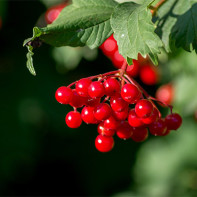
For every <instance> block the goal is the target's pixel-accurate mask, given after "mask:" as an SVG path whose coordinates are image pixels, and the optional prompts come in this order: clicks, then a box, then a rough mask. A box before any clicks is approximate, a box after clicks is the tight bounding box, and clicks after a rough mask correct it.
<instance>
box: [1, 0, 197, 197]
mask: <svg viewBox="0 0 197 197" xmlns="http://www.w3.org/2000/svg"><path fill="white" fill-rule="evenodd" d="M62 2H63V1H61V0H54V1H52V0H50V1H46V0H42V1H41V0H40V1H39V0H34V1H8V0H1V1H0V75H1V78H0V80H1V83H0V86H1V89H0V90H1V96H0V110H1V114H0V195H2V196H6V195H9V196H22V195H29V196H30V195H31V196H42V195H50V196H116V197H118V196H151V197H154V196H155V197H160V196H161V197H162V196H197V154H196V151H197V89H196V87H197V56H196V54H195V53H187V52H184V51H182V50H178V51H176V53H174V54H170V56H167V55H166V54H165V53H162V54H161V55H160V65H159V67H157V68H154V67H152V65H150V63H148V62H147V61H146V60H145V61H144V60H142V61H141V63H140V64H141V65H140V66H139V69H138V71H136V74H135V78H136V80H137V81H138V82H139V83H140V84H141V85H142V86H143V87H144V88H145V89H146V90H147V91H148V92H149V93H150V94H151V95H152V96H155V95H156V96H157V97H159V95H160V94H161V93H158V90H159V89H160V90H161V87H163V86H164V87H166V86H165V85H166V84H167V85H168V86H167V87H168V89H167V90H165V88H164V92H165V93H163V94H164V95H165V96H166V95H169V97H167V98H163V99H166V101H167V102H169V103H170V104H173V105H174V111H175V112H178V113H180V114H181V115H182V117H183V124H182V126H181V128H180V129H179V130H178V131H176V132H174V131H173V132H171V133H170V134H169V135H168V136H165V137H154V136H149V138H148V139H147V140H146V141H144V142H142V143H136V142H133V141H132V140H127V141H123V140H120V139H118V138H117V137H116V136H115V147H114V149H113V150H112V151H111V152H109V153H100V152H98V151H97V150H96V149H95V146H94V140H95V138H96V136H97V127H96V125H86V124H83V125H82V126H81V127H80V128H78V129H69V128H68V127H67V126H66V124H65V120H64V119H65V116H66V114H67V113H68V112H69V111H71V110H72V108H71V107H70V106H63V105H60V104H59V103H57V101H56V100H55V97H54V94H55V91H56V89H57V88H58V87H60V86H63V85H65V86H66V85H68V84H70V83H71V82H73V81H75V80H78V79H80V78H83V77H88V76H91V75H97V74H100V73H105V72H107V71H111V70H115V69H116V67H118V65H117V64H116V63H117V61H116V62H115V60H114V61H111V59H110V58H108V57H107V56H106V54H105V53H104V52H103V51H102V50H101V49H95V50H93V51H91V50H90V49H88V48H86V47H85V48H75V49H74V48H70V47H61V48H55V49H54V48H52V47H50V46H48V45H45V44H43V46H42V47H40V48H39V49H37V50H35V55H34V66H35V69H36V72H37V76H36V77H34V76H33V75H31V74H30V73H29V71H28V69H27V68H26V52H27V51H26V48H23V47H22V43H23V40H24V39H26V38H28V37H31V36H32V28H33V27H34V26H35V25H37V26H45V25H46V24H47V21H46V12H47V10H49V9H50V8H51V6H54V5H58V4H59V3H62ZM147 65H148V66H147ZM147 67H148V71H147V72H148V73H149V74H147V73H146V72H145V75H146V76H147V77H148V76H150V80H149V79H148V78H147V80H146V79H145V80H144V78H143V74H142V71H141V70H144V68H147ZM150 70H153V71H150ZM151 80H153V81H152V82H150V81H151ZM169 87H170V88H169ZM169 89H170V90H169ZM165 96H164V97H165ZM161 97H162V95H161ZM161 99H162V98H161ZM160 109H161V111H162V114H163V115H164V116H165V115H166V114H167V113H168V112H169V111H168V109H164V108H160Z"/></svg>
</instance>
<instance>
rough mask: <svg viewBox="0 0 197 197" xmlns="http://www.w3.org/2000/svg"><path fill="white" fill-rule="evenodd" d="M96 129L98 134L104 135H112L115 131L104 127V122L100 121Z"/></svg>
mask: <svg viewBox="0 0 197 197" xmlns="http://www.w3.org/2000/svg"><path fill="white" fill-rule="evenodd" d="M97 131H98V133H99V134H101V135H105V136H107V137H111V136H113V135H114V134H115V132H116V131H115V130H113V129H106V128H105V127H104V123H103V122H101V123H100V124H99V125H98V127H97Z"/></svg>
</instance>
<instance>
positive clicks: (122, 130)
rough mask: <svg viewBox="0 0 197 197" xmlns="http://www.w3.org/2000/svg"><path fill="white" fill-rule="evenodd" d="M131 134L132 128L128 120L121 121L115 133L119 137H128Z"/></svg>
mask: <svg viewBox="0 0 197 197" xmlns="http://www.w3.org/2000/svg"><path fill="white" fill-rule="evenodd" d="M132 134H133V128H132V127H131V126H130V125H129V123H128V122H126V121H122V122H121V123H120V125H119V127H118V128H117V131H116V135H117V136H118V137H119V138H121V139H125V140H126V139H129V138H130V137H131V136H132Z"/></svg>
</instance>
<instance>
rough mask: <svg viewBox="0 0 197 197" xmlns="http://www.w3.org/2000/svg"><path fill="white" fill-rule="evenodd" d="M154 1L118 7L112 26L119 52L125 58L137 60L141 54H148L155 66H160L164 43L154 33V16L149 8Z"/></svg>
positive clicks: (149, 0) (130, 3)
mask: <svg viewBox="0 0 197 197" xmlns="http://www.w3.org/2000/svg"><path fill="white" fill-rule="evenodd" d="M152 2H153V1H152V0H147V1H145V2H144V4H141V5H140V4H136V3H133V2H129V3H128V2H127V3H123V4H120V5H118V6H117V7H116V8H115V11H114V13H113V14H112V17H111V25H112V29H113V31H114V36H115V39H116V40H117V42H118V47H119V52H120V54H122V55H123V57H124V58H126V59H127V58H128V57H129V58H132V59H137V57H138V54H139V53H140V54H141V55H142V56H143V57H145V56H146V55H147V54H148V55H149V57H150V58H151V60H152V61H153V63H154V64H158V56H157V55H158V54H159V53H160V48H161V47H162V46H163V43H162V41H161V40H160V38H159V37H158V35H157V34H156V33H155V32H154V31H155V25H154V24H153V23H152V15H151V13H150V10H149V9H148V6H150V4H151V3H152Z"/></svg>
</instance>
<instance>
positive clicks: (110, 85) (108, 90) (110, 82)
mask: <svg viewBox="0 0 197 197" xmlns="http://www.w3.org/2000/svg"><path fill="white" fill-rule="evenodd" d="M104 87H105V94H106V95H108V96H113V95H115V94H116V93H118V92H119V91H120V83H119V81H117V80H116V79H115V78H112V77H111V78H109V79H107V80H105V82H104Z"/></svg>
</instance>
